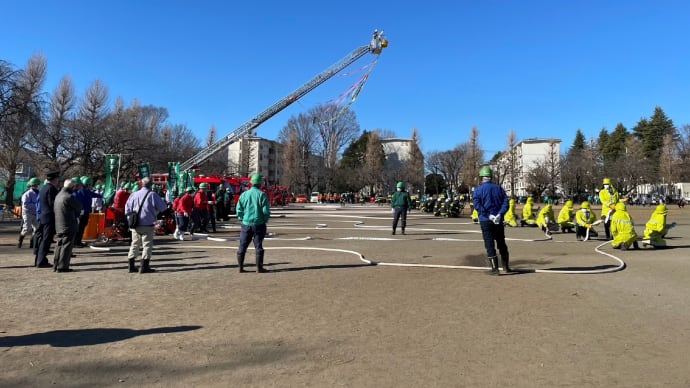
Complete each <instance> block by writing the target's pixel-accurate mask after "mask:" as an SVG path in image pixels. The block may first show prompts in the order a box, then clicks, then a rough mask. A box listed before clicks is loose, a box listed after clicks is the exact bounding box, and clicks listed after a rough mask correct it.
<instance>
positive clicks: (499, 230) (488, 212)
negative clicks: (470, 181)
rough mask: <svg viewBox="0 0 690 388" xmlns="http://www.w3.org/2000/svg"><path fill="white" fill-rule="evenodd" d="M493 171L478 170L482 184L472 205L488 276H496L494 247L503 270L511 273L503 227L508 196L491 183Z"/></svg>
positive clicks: (486, 169) (475, 192)
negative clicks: (482, 245)
mask: <svg viewBox="0 0 690 388" xmlns="http://www.w3.org/2000/svg"><path fill="white" fill-rule="evenodd" d="M493 175H494V173H493V171H492V170H491V168H490V167H489V166H484V167H482V168H481V169H480V170H479V176H480V177H481V179H482V183H481V184H480V185H479V186H478V187H477V188H476V189H474V194H473V195H472V203H473V204H474V208H475V209H476V210H477V215H478V216H479V226H480V227H481V229H482V237H483V239H484V247H485V248H486V254H487V256H488V257H489V264H490V265H491V271H490V272H489V274H491V275H498V274H499V272H498V257H497V255H496V247H498V251H499V253H500V254H501V261H502V262H503V270H504V271H505V272H506V273H509V272H512V270H511V268H510V263H509V253H508V245H506V237H505V227H504V225H503V217H504V216H505V214H506V212H507V211H508V196H507V195H506V192H505V191H504V190H503V188H502V187H501V186H499V185H497V184H495V183H493V182H492V181H491V179H492V178H493Z"/></svg>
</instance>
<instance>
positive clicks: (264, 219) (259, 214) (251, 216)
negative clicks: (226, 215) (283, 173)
mask: <svg viewBox="0 0 690 388" xmlns="http://www.w3.org/2000/svg"><path fill="white" fill-rule="evenodd" d="M261 182H263V176H261V174H254V175H252V177H251V183H252V187H251V188H250V189H249V190H247V191H245V192H243V193H242V195H240V199H239V201H237V208H236V209H237V219H238V220H239V221H240V223H241V227H242V229H241V232H240V245H239V247H238V248H237V264H238V266H239V271H240V272H245V271H244V256H245V254H246V253H247V247H248V246H249V242H250V241H253V242H254V250H255V252H256V272H266V270H265V269H264V247H263V241H264V237H266V230H267V226H266V224H267V223H268V219H269V218H270V217H271V207H270V204H269V202H268V196H267V195H266V193H264V192H263V191H261V188H260V186H261Z"/></svg>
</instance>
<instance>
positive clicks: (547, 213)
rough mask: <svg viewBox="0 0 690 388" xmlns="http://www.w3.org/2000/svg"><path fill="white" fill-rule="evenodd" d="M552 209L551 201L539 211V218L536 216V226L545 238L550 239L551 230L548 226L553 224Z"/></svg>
mask: <svg viewBox="0 0 690 388" xmlns="http://www.w3.org/2000/svg"><path fill="white" fill-rule="evenodd" d="M554 217H555V216H554V214H553V207H552V206H551V201H549V202H547V203H546V206H544V208H543V209H541V210H540V211H539V216H537V226H539V227H540V228H541V231H542V232H544V234H545V235H546V237H548V238H551V230H550V229H549V226H551V225H552V224H553V223H554V220H555V219H554Z"/></svg>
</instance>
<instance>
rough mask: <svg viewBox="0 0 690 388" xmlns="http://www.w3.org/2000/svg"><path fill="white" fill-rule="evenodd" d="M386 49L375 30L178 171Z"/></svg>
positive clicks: (198, 164)
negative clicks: (366, 41) (364, 42)
mask: <svg viewBox="0 0 690 388" xmlns="http://www.w3.org/2000/svg"><path fill="white" fill-rule="evenodd" d="M386 47H388V40H386V37H385V36H384V34H383V30H382V31H378V30H374V34H373V36H372V38H371V42H369V44H368V45H366V46H361V47H359V48H357V49H355V50H354V51H352V52H351V53H350V54H348V55H347V56H345V57H344V58H343V59H341V60H340V61H338V62H336V63H334V64H333V65H331V66H330V67H328V68H327V69H326V70H324V71H322V72H321V73H319V74H317V75H316V76H315V77H314V78H312V79H311V80H309V81H308V82H307V83H305V84H304V85H302V86H300V87H299V88H297V89H296V90H295V91H294V92H292V93H290V94H288V95H287V96H286V97H284V98H282V99H280V100H278V101H277V102H275V103H274V104H273V105H271V106H270V107H268V108H267V109H266V110H264V111H263V112H261V113H259V114H258V115H256V116H255V117H254V118H252V119H251V120H249V121H247V122H246V123H244V124H242V125H241V126H239V127H238V128H237V129H235V130H234V131H232V132H230V133H229V134H228V135H226V136H225V137H223V138H222V139H220V140H218V141H217V142H215V143H213V144H211V145H209V146H208V147H206V148H204V149H202V150H201V151H199V152H198V153H197V154H196V155H194V156H192V157H191V158H190V159H188V160H186V161H184V162H182V163H180V171H187V170H191V169H194V168H197V167H199V166H200V165H201V164H202V163H203V162H205V161H206V160H207V159H208V158H210V157H211V156H213V155H214V154H215V153H216V152H218V151H220V150H221V149H223V148H225V147H227V146H229V145H230V144H232V143H234V142H236V141H238V140H239V139H241V138H242V137H244V136H245V135H247V134H249V133H252V131H253V130H254V129H256V128H257V127H258V126H259V125H261V124H262V123H264V122H265V121H266V120H268V119H270V118H271V117H273V116H275V115H276V114H277V113H278V112H280V111H282V110H283V109H285V108H287V107H288V106H290V104H292V103H293V102H295V101H297V100H299V99H300V98H302V97H303V96H304V95H306V94H307V93H309V92H310V91H312V90H313V89H314V88H316V87H317V86H319V85H321V84H322V83H324V82H326V81H327V80H328V79H329V78H331V77H333V76H334V75H336V74H337V73H338V72H340V71H341V70H343V69H344V68H346V67H348V66H349V65H351V64H352V63H353V62H355V61H356V60H358V59H359V58H361V57H362V56H364V54H367V53H372V54H376V55H379V54H381V51H383V49H384V48H386Z"/></svg>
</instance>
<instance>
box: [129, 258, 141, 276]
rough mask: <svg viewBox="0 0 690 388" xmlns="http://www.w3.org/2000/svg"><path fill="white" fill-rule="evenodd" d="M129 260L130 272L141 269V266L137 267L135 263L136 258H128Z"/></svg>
mask: <svg viewBox="0 0 690 388" xmlns="http://www.w3.org/2000/svg"><path fill="white" fill-rule="evenodd" d="M127 261H128V263H129V266H128V269H129V273H135V272H137V271H138V270H139V268H137V266H136V265H135V264H134V259H128V260H127Z"/></svg>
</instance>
